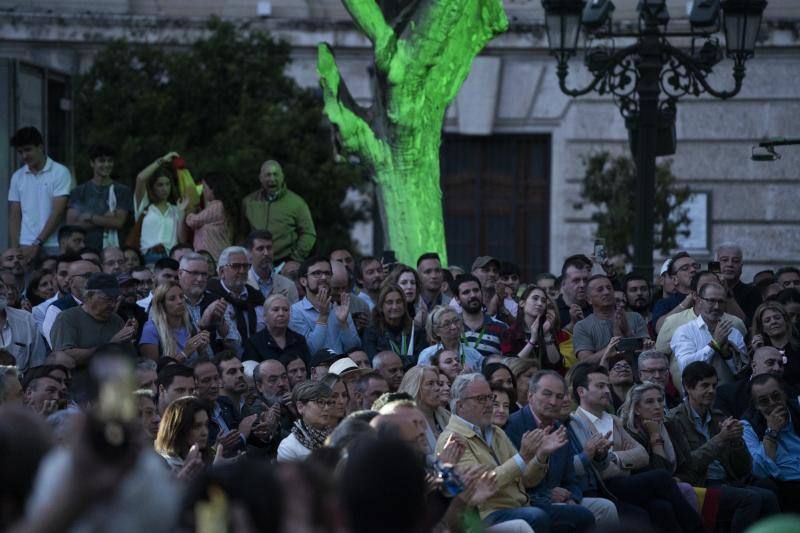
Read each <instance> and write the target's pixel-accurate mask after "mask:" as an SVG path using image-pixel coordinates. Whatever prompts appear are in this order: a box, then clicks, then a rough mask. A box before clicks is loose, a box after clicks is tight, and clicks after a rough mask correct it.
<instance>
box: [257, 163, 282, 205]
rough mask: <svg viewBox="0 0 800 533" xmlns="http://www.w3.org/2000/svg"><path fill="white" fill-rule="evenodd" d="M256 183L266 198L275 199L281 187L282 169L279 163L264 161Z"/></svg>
mask: <svg viewBox="0 0 800 533" xmlns="http://www.w3.org/2000/svg"><path fill="white" fill-rule="evenodd" d="M258 181H259V182H260V183H261V188H262V189H263V191H264V193H265V194H266V196H267V198H271V197H275V195H277V194H278V193H279V192H280V189H281V187H283V169H282V168H281V165H280V163H278V162H277V161H273V160H272V159H270V160H269V161H264V164H262V165H261V170H260V171H259V173H258Z"/></svg>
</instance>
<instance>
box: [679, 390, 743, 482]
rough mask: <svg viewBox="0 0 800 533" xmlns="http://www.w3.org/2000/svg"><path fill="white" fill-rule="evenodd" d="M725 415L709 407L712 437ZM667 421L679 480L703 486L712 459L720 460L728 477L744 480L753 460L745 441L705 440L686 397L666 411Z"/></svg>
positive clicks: (731, 480) (730, 480)
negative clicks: (733, 442)
mask: <svg viewBox="0 0 800 533" xmlns="http://www.w3.org/2000/svg"><path fill="white" fill-rule="evenodd" d="M725 418H726V416H725V414H724V413H722V412H721V411H719V410H716V409H712V410H711V422H710V424H709V433H710V435H711V437H712V438H713V437H714V436H715V435H717V433H719V428H720V424H721V423H722V421H723V420H724V419H725ZM666 424H667V431H669V436H670V439H672V445H673V446H674V447H675V456H676V459H677V462H678V465H677V470H676V475H677V476H678V477H679V478H680V479H681V481H685V482H686V483H689V484H691V485H694V486H696V487H702V486H705V484H706V474H707V471H708V465H709V464H710V463H711V462H712V461H714V460H718V461H719V462H720V463H721V464H722V467H723V468H724V469H725V474H726V476H727V478H726V480H727V481H729V482H735V483H745V482H746V481H747V480H748V479H749V477H750V470H751V468H752V462H753V460H752V458H751V457H750V452H748V451H747V446H745V444H744V441H743V440H741V441H740V442H738V443H736V444H729V443H718V442H716V441H714V440H706V438H705V437H704V436H703V434H702V433H699V432H698V431H697V429H695V427H694V420H693V419H692V415H691V412H690V411H689V406H688V401H684V402H683V403H681V404H680V405H679V406H678V407H676V408H675V409H673V410H671V411H670V412H669V415H667V420H666Z"/></svg>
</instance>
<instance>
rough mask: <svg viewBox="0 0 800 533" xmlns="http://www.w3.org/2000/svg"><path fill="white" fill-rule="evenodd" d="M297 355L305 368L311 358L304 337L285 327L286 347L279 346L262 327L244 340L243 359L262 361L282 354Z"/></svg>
mask: <svg viewBox="0 0 800 533" xmlns="http://www.w3.org/2000/svg"><path fill="white" fill-rule="evenodd" d="M286 354H291V355H297V356H299V357H300V359H302V360H303V361H304V362H305V364H306V368H307V367H308V362H309V360H310V358H311V354H310V353H309V351H308V345H307V344H306V339H305V337H303V336H302V335H300V334H299V333H295V332H294V331H292V330H291V329H289V328H286V347H284V348H281V347H280V346H278V343H277V342H275V339H274V338H273V337H272V335H271V334H270V332H269V329H267V328H264V329H262V330H261V331H259V332H258V333H256V334H255V335H253V336H252V337H250V338H248V339H246V340H245V341H244V356H243V357H242V359H243V360H245V361H247V360H250V359H252V360H253V361H259V362H261V361H264V360H265V359H280V358H281V357H282V356H283V355H286Z"/></svg>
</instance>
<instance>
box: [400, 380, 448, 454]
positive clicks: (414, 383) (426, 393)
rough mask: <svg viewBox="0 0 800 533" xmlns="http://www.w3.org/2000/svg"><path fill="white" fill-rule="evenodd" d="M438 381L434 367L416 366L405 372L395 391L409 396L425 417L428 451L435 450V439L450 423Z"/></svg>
mask: <svg viewBox="0 0 800 533" xmlns="http://www.w3.org/2000/svg"><path fill="white" fill-rule="evenodd" d="M439 379H440V376H439V371H438V370H437V369H436V368H435V367H432V366H428V365H418V366H415V367H414V368H412V369H410V370H409V371H408V372H406V374H405V375H404V376H403V381H401V382H400V387H399V388H398V389H397V392H406V393H408V394H410V395H411V397H412V398H414V402H415V403H416V404H417V408H419V410H420V411H422V414H423V415H424V416H425V421H426V422H427V428H426V429H425V436H426V438H427V439H428V449H429V450H435V449H436V439H438V438H439V435H441V433H442V431H443V430H444V428H446V427H447V423H448V422H449V421H450V413H449V412H448V411H447V410H446V409H444V408H443V407H442V406H441V386H440V384H439Z"/></svg>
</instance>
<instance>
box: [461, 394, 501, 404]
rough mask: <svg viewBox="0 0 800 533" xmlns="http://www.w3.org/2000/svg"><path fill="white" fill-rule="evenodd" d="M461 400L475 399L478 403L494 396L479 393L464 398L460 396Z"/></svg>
mask: <svg viewBox="0 0 800 533" xmlns="http://www.w3.org/2000/svg"><path fill="white" fill-rule="evenodd" d="M461 399H462V400H464V401H466V400H475V401H476V402H478V403H486V402H488V401H490V400H493V399H494V397H493V396H492V395H491V394H481V395H480V396H467V397H466V398H461Z"/></svg>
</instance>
